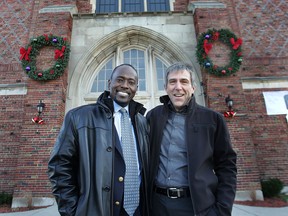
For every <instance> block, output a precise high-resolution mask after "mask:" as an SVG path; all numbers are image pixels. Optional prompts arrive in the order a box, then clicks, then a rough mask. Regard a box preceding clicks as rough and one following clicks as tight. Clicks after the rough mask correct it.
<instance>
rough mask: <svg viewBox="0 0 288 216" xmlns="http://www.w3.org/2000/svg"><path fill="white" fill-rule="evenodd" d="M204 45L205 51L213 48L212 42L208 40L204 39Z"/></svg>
mask: <svg viewBox="0 0 288 216" xmlns="http://www.w3.org/2000/svg"><path fill="white" fill-rule="evenodd" d="M203 47H204V51H205V53H206V54H208V53H209V51H210V50H211V49H212V44H211V43H208V40H204V44H203Z"/></svg>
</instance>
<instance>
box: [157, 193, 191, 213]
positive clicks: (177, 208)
mask: <svg viewBox="0 0 288 216" xmlns="http://www.w3.org/2000/svg"><path fill="white" fill-rule="evenodd" d="M152 205H153V206H152V216H191V215H194V211H193V206H192V201H191V198H190V197H183V198H177V199H171V198H169V197H167V196H165V195H161V194H158V193H155V192H154V194H153V200H152Z"/></svg>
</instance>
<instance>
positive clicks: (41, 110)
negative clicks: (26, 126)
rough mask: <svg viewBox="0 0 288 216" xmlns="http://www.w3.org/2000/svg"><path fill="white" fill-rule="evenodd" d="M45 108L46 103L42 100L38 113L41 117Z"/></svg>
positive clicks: (38, 106)
mask: <svg viewBox="0 0 288 216" xmlns="http://www.w3.org/2000/svg"><path fill="white" fill-rule="evenodd" d="M44 107H45V103H43V102H42V100H39V104H38V105H37V111H38V115H39V116H40V115H41V113H42V112H43V109H44Z"/></svg>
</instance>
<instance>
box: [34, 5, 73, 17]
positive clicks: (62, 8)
mask: <svg viewBox="0 0 288 216" xmlns="http://www.w3.org/2000/svg"><path fill="white" fill-rule="evenodd" d="M61 12H69V13H70V14H71V15H73V14H77V13H78V8H77V7H76V6H75V5H52V6H48V7H45V8H42V9H40V10H39V13H61Z"/></svg>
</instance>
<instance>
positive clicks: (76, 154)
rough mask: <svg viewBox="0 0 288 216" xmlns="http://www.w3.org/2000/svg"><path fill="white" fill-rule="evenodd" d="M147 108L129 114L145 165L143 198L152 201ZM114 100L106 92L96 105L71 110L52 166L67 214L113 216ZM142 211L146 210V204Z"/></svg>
mask: <svg viewBox="0 0 288 216" xmlns="http://www.w3.org/2000/svg"><path fill="white" fill-rule="evenodd" d="M143 111H144V112H145V108H144V107H143V105H142V104H140V103H137V102H135V101H131V102H130V104H129V112H130V116H131V119H132V122H133V126H134V131H135V133H136V139H137V143H138V145H139V146H138V153H139V160H140V163H141V165H142V175H141V176H142V187H141V189H142V193H141V194H142V195H144V203H145V204H146V203H147V196H146V194H147V193H146V187H147V184H146V183H147V180H146V179H147V168H148V165H147V164H148V135H147V134H148V127H147V122H146V119H145V117H144V116H143V114H144V112H143ZM114 133H117V132H116V130H115V127H114V122H113V101H112V99H111V98H109V92H107V91H105V92H104V93H103V94H102V95H101V96H100V97H99V98H98V100H97V103H96V104H91V105H84V106H81V107H78V108H75V109H72V110H70V111H69V112H68V113H67V115H66V116H65V119H64V123H63V126H62V128H61V131H60V133H59V136H58V138H57V141H56V143H55V146H54V149H53V152H52V154H51V157H50V160H49V163H48V174H49V179H50V181H51V183H52V189H53V194H54V196H55V198H56V201H57V203H58V210H59V213H60V214H61V215H62V216H63V215H65V216H68V215H69V216H74V215H75V216H90V215H91V216H92V215H93V216H110V215H111V216H112V215H115V214H113V205H114V204H115V203H114V202H113V193H115V190H117V189H118V188H114V185H115V184H114V182H113V181H114V175H115V171H114V168H115V167H114V165H115V162H114V160H115V157H114V154H115V137H116V136H115V134H114ZM145 204H144V206H145V207H144V206H143V208H147V205H145Z"/></svg>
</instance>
